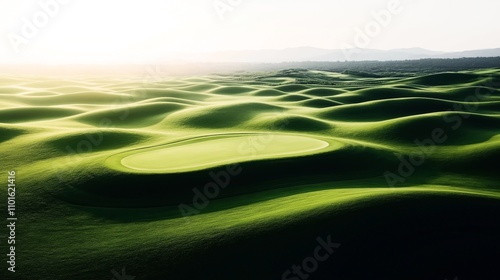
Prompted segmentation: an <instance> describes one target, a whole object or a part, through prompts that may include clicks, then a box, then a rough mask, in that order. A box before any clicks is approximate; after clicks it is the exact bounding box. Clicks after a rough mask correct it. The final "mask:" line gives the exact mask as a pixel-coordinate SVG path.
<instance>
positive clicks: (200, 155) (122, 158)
mask: <svg viewBox="0 0 500 280" xmlns="http://www.w3.org/2000/svg"><path fill="white" fill-rule="evenodd" d="M329 145H330V143H328V142H326V141H323V140H320V139H316V138H312V137H306V136H296V135H282V134H240V135H217V136H206V137H199V138H194V139H190V140H185V141H181V142H176V143H173V144H168V145H161V146H155V147H151V148H147V149H142V150H135V151H131V152H127V153H125V154H121V155H117V156H118V158H119V164H120V165H122V166H124V167H125V168H128V169H131V170H135V171H139V172H148V173H150V172H153V173H173V172H184V171H193V170H200V169H205V168H209V167H214V166H219V165H224V164H230V163H236V162H245V161H251V160H259V159H268V158H283V157H291V156H297V155H303V154H307V153H311V152H313V151H317V150H320V149H323V148H326V147H328V146H329ZM115 163H116V160H115Z"/></svg>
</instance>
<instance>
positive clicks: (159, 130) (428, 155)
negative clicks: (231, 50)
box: [0, 69, 500, 280]
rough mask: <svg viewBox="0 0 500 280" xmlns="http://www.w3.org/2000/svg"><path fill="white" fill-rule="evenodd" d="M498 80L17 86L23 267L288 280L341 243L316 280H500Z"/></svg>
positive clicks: (11, 91) (447, 76)
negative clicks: (495, 275) (490, 278)
mask: <svg viewBox="0 0 500 280" xmlns="http://www.w3.org/2000/svg"><path fill="white" fill-rule="evenodd" d="M499 81H500V70H498V69H484V70H474V71H461V72H445V73H431V74H419V75H401V76H398V75H392V76H387V77H367V76H363V75H360V74H359V73H354V74H349V73H337V72H328V71H320V70H315V71H310V70H304V69H291V70H286V71H285V70H284V71H275V72H256V73H244V74H234V75H215V74H214V75H194V76H185V77H176V78H169V79H162V80H158V81H155V82H147V83H145V82H144V81H143V80H141V77H136V78H135V79H131V78H121V77H107V78H104V77H99V76H96V77H90V76H89V77H72V78H67V77H60V78H57V77H53V78H48V77H46V78H35V77H29V76H22V75H18V76H16V75H4V76H3V77H1V78H0V141H1V146H0V154H1V155H2V161H3V166H4V168H7V169H9V170H15V171H16V174H17V175H16V176H17V177H16V183H17V185H18V187H17V192H16V196H17V197H16V201H17V207H18V208H17V211H18V213H19V219H20V221H22V223H20V225H19V228H20V230H19V231H18V233H17V234H18V235H17V239H18V240H20V241H19V243H20V244H22V245H19V247H18V249H17V252H16V254H17V255H18V262H19V267H20V268H19V272H16V273H17V274H18V275H19V276H20V277H21V278H20V279H34V278H33V277H32V276H33V275H37V277H36V279H37V280H45V279H53V277H52V275H53V274H54V273H57V275H59V279H110V278H111V277H112V274H110V273H109V272H110V270H112V269H115V270H116V271H118V270H119V269H120V268H121V267H126V270H127V273H129V274H130V275H137V278H136V279H137V280H139V279H287V277H284V276H283V274H284V273H285V272H286V271H287V270H288V269H290V267H291V266H292V265H294V264H301V263H302V261H303V260H304V259H306V258H307V257H309V256H311V255H312V254H313V252H314V249H315V248H316V246H318V244H319V243H318V241H317V240H320V239H321V240H329V238H330V239H331V242H335V244H336V243H338V244H341V245H340V246H339V247H336V248H335V250H334V251H333V252H332V253H329V258H328V260H326V261H324V262H318V269H317V271H315V272H314V276H311V279H369V277H371V276H373V279H436V280H443V279H446V278H449V279H452V277H453V275H450V274H451V273H456V275H458V274H461V275H467V273H468V272H470V271H483V272H485V274H487V273H488V274H489V273H492V271H495V269H496V267H497V264H498V261H500V256H499V253H498V252H500V241H499V239H498V236H500V223H499V222H498V217H499V215H500V186H499V185H498V182H499V180H500V177H499V173H498V168H497V167H496V166H497V161H498V158H499V157H500V136H499V135H500V90H499V88H498V82H499ZM0 193H1V194H2V195H4V196H6V195H7V194H6V189H5V188H2V190H1V191H0ZM328 236H330V237H328ZM325 242H326V241H325ZM34 248H36V249H34ZM325 252H329V251H325ZM360 252H361V253H360ZM359 267H363V269H360V268H359ZM409 271H410V272H411V273H410V274H408V272H409ZM450 271H453V272H450ZM262 275H265V277H263V276H262ZM311 275H312V274H311ZM499 275H500V274H499ZM283 277H284V278H283ZM332 277H333V278H332ZM335 277H337V278H335ZM367 277H368V278H367ZM288 279H289V280H296V279H294V278H288ZM464 279H465V278H464ZM471 279H474V278H471ZM485 279H486V278H485Z"/></svg>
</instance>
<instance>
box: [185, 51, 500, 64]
mask: <svg viewBox="0 0 500 280" xmlns="http://www.w3.org/2000/svg"><path fill="white" fill-rule="evenodd" d="M497 56H500V48H497V49H484V50H470V51H462V52H439V51H431V50H426V49H422V48H408V49H394V50H375V49H346V50H335V49H321V48H313V47H298V48H287V49H280V50H248V51H219V52H208V53H196V54H189V55H188V56H184V55H183V56H182V57H189V59H187V60H183V61H186V62H194V61H199V62H250V63H279V62H304V61H346V60H347V61H363V60H378V61H387V60H412V59H424V58H465V57H497Z"/></svg>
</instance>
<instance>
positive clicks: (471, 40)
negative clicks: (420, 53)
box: [0, 0, 500, 63]
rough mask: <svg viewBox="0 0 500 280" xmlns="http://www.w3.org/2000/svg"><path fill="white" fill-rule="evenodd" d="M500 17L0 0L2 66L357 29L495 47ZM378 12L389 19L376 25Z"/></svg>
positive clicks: (339, 34) (431, 3) (197, 0)
mask: <svg viewBox="0 0 500 280" xmlns="http://www.w3.org/2000/svg"><path fill="white" fill-rule="evenodd" d="M43 3H46V5H43ZM398 3H399V5H398ZM388 7H392V9H390V8H388ZM381 11H382V12H381ZM498 12H500V1H498V0H475V1H465V0H439V1H436V0H140V1H139V0H135V1H132V0H64V1H63V0H25V1H15V0H0V33H1V39H0V63H16V62H23V63H106V62H151V61H158V60H162V59H167V58H168V57H169V54H170V57H171V56H172V55H171V53H172V52H199V51H202V52H203V51H215V50H252V49H281V48H288V47H299V46H312V47H319V48H331V49H340V48H342V47H345V46H353V47H356V46H358V45H359V44H358V45H357V44H356V38H357V37H359V36H360V35H359V32H358V31H357V29H359V30H365V33H366V30H367V28H368V30H371V31H372V32H371V35H369V37H368V38H369V39H368V40H365V41H364V44H363V45H362V47H364V48H370V49H394V48H409V47H422V48H426V49H431V50H441V51H461V50H469V49H484V48H496V47H500V36H498V35H499V34H500V24H499V23H498ZM374 14H380V15H384V16H385V17H383V16H382V20H380V19H379V21H380V22H381V23H375V21H374V20H375V16H374ZM388 14H389V15H390V19H389V20H388V17H387V15H388ZM374 24H375V25H374ZM383 25H385V26H383ZM377 26H378V27H379V29H377ZM370 28H372V29H370ZM358 39H359V38H358ZM358 41H359V40H358ZM366 41H368V43H367V42H366Z"/></svg>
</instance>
